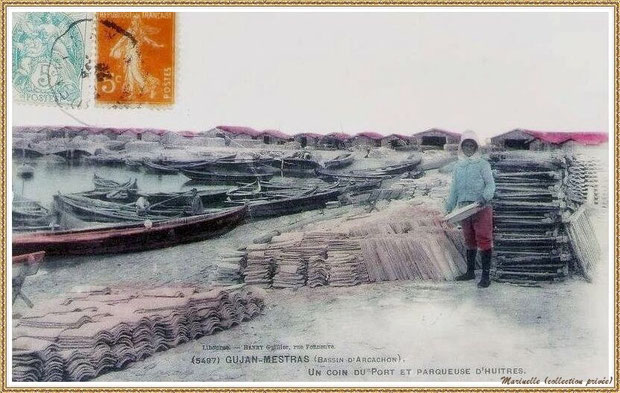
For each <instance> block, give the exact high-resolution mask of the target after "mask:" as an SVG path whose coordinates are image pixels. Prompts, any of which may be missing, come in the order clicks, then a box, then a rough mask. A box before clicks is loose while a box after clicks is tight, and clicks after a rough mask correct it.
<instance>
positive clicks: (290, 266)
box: [246, 206, 465, 288]
mask: <svg viewBox="0 0 620 393" xmlns="http://www.w3.org/2000/svg"><path fill="white" fill-rule="evenodd" d="M340 225H341V227H340V228H339V232H336V231H329V230H324V231H312V232H304V233H290V234H287V235H288V236H287V237H288V238H289V239H296V241H295V242H292V243H291V242H286V241H283V239H279V238H280V237H279V236H278V237H274V238H273V242H272V243H270V244H264V245H261V246H260V253H257V252H256V247H257V246H256V245H252V246H251V247H248V251H249V252H248V266H247V270H248V271H249V272H252V274H249V273H248V274H246V277H250V278H254V277H255V274H254V272H256V271H260V272H261V274H263V276H261V277H263V278H262V279H263V280H264V281H263V282H268V281H269V278H268V277H267V274H268V269H267V268H265V266H267V265H268V264H269V263H273V265H274V266H276V268H275V274H274V276H273V280H272V283H273V287H274V288H297V287H300V286H302V285H307V286H310V287H317V286H325V285H329V286H335V287H342V286H353V285H358V284H362V283H368V282H375V281H390V280H451V279H453V278H454V277H455V276H457V275H459V274H460V273H462V272H463V271H464V270H465V262H464V260H463V248H464V246H463V241H462V236H461V235H460V232H459V231H458V230H457V229H456V228H455V227H453V226H452V225H450V224H447V223H446V222H444V221H443V220H442V215H441V212H440V211H438V210H437V209H436V208H433V207H428V206H405V207H404V208H403V209H402V210H398V209H397V210H395V211H394V212H393V214H385V213H384V212H382V213H381V214H376V215H372V214H369V215H364V216H362V217H358V218H356V219H354V220H352V221H349V222H347V223H345V224H343V223H340ZM329 226H330V227H331V225H329ZM267 260H268V261H269V262H267ZM253 265H256V266H253ZM246 282H247V281H246ZM252 282H253V283H256V281H252Z"/></svg>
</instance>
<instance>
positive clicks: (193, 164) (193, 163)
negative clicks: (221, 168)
mask: <svg viewBox="0 0 620 393" xmlns="http://www.w3.org/2000/svg"><path fill="white" fill-rule="evenodd" d="M236 156H237V153H235V154H230V155H226V156H221V157H212V158H207V159H201V160H159V161H155V163H156V164H160V165H165V166H168V167H173V168H177V169H181V168H183V169H200V168H201V167H202V165H207V164H210V163H212V162H214V161H218V160H234V159H235V157H236Z"/></svg>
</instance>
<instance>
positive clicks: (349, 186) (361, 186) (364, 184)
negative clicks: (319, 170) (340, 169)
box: [341, 179, 383, 194]
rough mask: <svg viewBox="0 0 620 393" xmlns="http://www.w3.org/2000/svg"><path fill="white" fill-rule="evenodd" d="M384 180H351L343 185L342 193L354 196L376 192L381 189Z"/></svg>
mask: <svg viewBox="0 0 620 393" xmlns="http://www.w3.org/2000/svg"><path fill="white" fill-rule="evenodd" d="M382 181H383V179H370V180H361V181H359V180H349V182H348V183H344V184H342V185H341V187H342V192H343V193H345V192H348V193H352V194H356V193H361V192H364V191H369V190H374V189H375V188H379V187H381V182H382Z"/></svg>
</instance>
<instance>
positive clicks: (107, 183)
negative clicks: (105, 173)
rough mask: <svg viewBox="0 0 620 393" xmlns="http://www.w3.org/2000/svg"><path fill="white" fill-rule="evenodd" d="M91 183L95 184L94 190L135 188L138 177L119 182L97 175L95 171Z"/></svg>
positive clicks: (136, 187)
mask: <svg viewBox="0 0 620 393" xmlns="http://www.w3.org/2000/svg"><path fill="white" fill-rule="evenodd" d="M93 183H94V184H95V190H98V191H101V190H115V189H119V188H122V189H127V190H137V189H138V179H129V180H127V181H126V182H125V183H119V182H117V181H114V180H109V179H106V178H103V177H101V176H98V175H97V174H96V173H95V174H94V175H93Z"/></svg>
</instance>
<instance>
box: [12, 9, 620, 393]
mask: <svg viewBox="0 0 620 393" xmlns="http://www.w3.org/2000/svg"><path fill="white" fill-rule="evenodd" d="M0 3H1V4H2V10H1V11H0V12H1V13H2V15H1V18H0V24H1V31H0V50H1V52H2V54H3V55H4V56H3V60H2V63H0V74H1V75H2V79H1V81H2V95H1V96H0V126H1V128H2V134H0V162H1V164H2V168H3V170H2V175H1V176H0V194H1V195H0V196H1V200H0V206H1V208H0V220H1V222H3V223H4V222H6V220H7V206H6V203H5V201H6V193H7V185H8V181H7V171H6V170H4V168H6V165H7V147H6V145H5V144H6V142H7V135H8V132H9V130H8V129H7V123H8V121H7V106H6V105H7V78H6V73H7V64H8V60H7V59H8V56H9V55H10V54H8V53H6V50H7V41H6V40H7V36H8V34H6V33H7V31H6V28H7V15H8V8H9V7H20V6H21V7H28V6H39V7H53V6H64V7H71V6H74V7H77V6H103V7H105V6H108V7H109V6H127V7H128V6H168V7H170V6H179V7H183V6H194V7H196V6H211V7H213V6H227V7H256V6H262V7H300V6H303V7H352V8H356V7H396V6H398V7H507V8H508V7H511V8H513V7H594V8H599V7H600V8H605V7H609V8H613V10H614V12H613V17H614V20H613V23H614V34H613V36H614V65H613V66H614V89H613V92H614V94H613V99H614V127H613V131H614V135H613V136H614V137H613V139H612V143H614V148H613V152H614V193H613V196H614V206H615V214H614V267H615V268H614V344H615V345H614V351H615V363H614V386H613V387H609V388H574V387H573V388H525V387H523V388H512V387H511V388H509V389H506V388H483V387H477V388H466V387H432V388H427V387H407V388H392V387H372V388H350V387H338V388H316V387H299V388H298V387H295V388H292V387H288V388H285V387H273V388H272V387H260V388H256V387H174V388H172V387H120V388H119V387H103V388H102V387H75V388H73V387H46V388H36V387H35V388H29V387H25V388H23V387H8V386H7V380H6V375H7V374H6V371H7V370H6V366H7V359H6V356H5V355H6V353H5V348H7V329H6V327H7V320H8V317H7V311H8V310H7V306H8V303H5V299H6V296H7V280H6V273H7V272H6V270H5V266H7V264H8V248H7V245H6V240H7V228H6V225H3V226H2V229H1V230H0V236H1V237H2V245H1V246H0V252H1V255H2V266H1V267H0V287H1V289H0V295H1V298H0V309H1V310H2V325H1V326H0V331H1V334H2V340H0V352H1V353H2V356H1V359H0V373H1V374H0V379H1V381H2V384H1V385H0V393H2V392H28V393H29V392H33V393H34V392H41V391H45V392H60V391H63V392H64V391H67V392H83V391H88V392H164V391H166V392H170V391H174V392H190V391H191V392H193V391H201V392H249V393H255V392H256V393H258V392H267V391H274V392H356V393H357V392H388V391H389V392H440V391H441V392H444V391H450V392H472V391H473V392H478V391H497V392H503V391H506V390H510V391H515V392H569V391H570V392H575V391H586V392H592V391H599V392H603V391H604V392H618V391H619V389H620V384H619V383H618V376H619V368H620V336H619V335H618V333H619V328H618V322H619V319H620V318H619V316H618V311H619V309H620V307H619V304H618V301H619V294H618V289H619V288H620V261H619V260H618V256H619V255H620V238H619V236H620V212H619V207H620V177H619V169H620V129H619V124H620V102H619V100H618V97H619V91H618V88H619V86H620V80H619V78H620V36H619V34H620V0H603V1H596V0H590V1H581V0H566V1H561V0H557V1H556V0H544V1H534V0H530V1H527V0H525V1H515V0H507V1H497V0H470V1H467V0H465V1H463V0H455V1H449V0H383V1H372V0H344V1H337V0H307V1H303V0H229V1H226V0H204V1H203V0H171V1H165V0H111V1H105V0H84V1H74V0H51V1H46V2H43V0H0Z"/></svg>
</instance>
